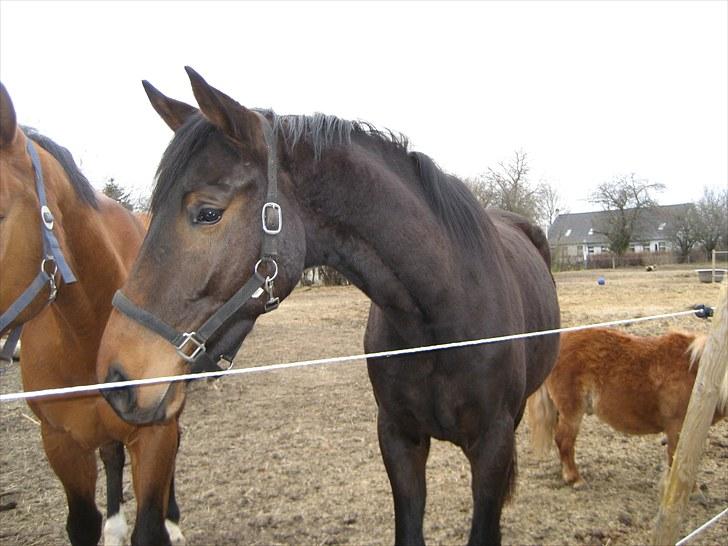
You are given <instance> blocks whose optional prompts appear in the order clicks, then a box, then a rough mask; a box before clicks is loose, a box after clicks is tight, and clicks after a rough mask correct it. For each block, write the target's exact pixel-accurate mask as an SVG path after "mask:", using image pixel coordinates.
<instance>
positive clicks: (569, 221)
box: [548, 203, 692, 245]
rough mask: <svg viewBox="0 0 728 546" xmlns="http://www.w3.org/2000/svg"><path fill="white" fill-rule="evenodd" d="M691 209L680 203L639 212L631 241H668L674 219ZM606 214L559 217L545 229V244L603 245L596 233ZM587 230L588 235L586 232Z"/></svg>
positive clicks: (597, 212)
mask: <svg viewBox="0 0 728 546" xmlns="http://www.w3.org/2000/svg"><path fill="white" fill-rule="evenodd" d="M691 206H692V203H680V204H678V205H664V206H658V207H655V208H652V209H646V210H645V211H644V212H643V213H642V217H641V220H640V225H639V226H638V227H637V229H636V231H635V233H634V234H633V236H632V240H633V241H635V242H639V241H658V240H667V239H669V238H670V236H671V234H672V233H673V230H674V226H675V218H677V217H679V216H680V215H682V214H684V213H685V211H686V210H687V209H688V208H689V207H691ZM629 210H633V209H629ZM609 214H610V212H609V211H594V212H578V213H574V214H559V215H558V216H557V217H556V220H554V223H553V224H551V227H550V228H549V235H548V238H549V244H551V245H578V244H584V243H586V244H593V243H597V244H606V243H607V238H606V237H605V236H604V235H602V234H600V233H597V231H599V226H600V225H603V222H604V220H605V219H606V217H607V216H608V215H609ZM660 228H662V229H660ZM590 231H592V232H591V233H590Z"/></svg>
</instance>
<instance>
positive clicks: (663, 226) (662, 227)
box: [657, 222, 667, 231]
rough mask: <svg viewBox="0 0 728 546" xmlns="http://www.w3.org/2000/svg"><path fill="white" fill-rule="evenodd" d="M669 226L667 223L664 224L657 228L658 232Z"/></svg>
mask: <svg viewBox="0 0 728 546" xmlns="http://www.w3.org/2000/svg"><path fill="white" fill-rule="evenodd" d="M666 225H667V222H662V223H661V224H660V225H659V226H657V231H662V230H663V229H665V226H666Z"/></svg>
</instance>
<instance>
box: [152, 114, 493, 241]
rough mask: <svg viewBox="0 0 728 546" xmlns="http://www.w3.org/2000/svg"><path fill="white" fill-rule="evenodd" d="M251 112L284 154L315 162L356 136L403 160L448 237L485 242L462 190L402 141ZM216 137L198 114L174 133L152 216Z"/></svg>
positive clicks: (327, 120)
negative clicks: (297, 153)
mask: <svg viewBox="0 0 728 546" xmlns="http://www.w3.org/2000/svg"><path fill="white" fill-rule="evenodd" d="M256 111H257V112H258V113H260V114H261V115H263V116H265V117H266V118H267V119H268V120H269V121H270V122H271V123H272V125H273V130H274V134H280V135H281V136H282V138H283V142H284V144H285V145H286V146H287V147H288V149H289V150H293V149H294V148H295V147H296V146H298V145H300V144H307V145H308V146H310V147H311V148H312V150H313V156H314V161H319V160H320V159H321V157H322V154H323V152H324V151H327V150H331V149H334V148H339V147H347V146H350V145H351V142H352V138H355V137H361V138H363V139H365V140H366V141H368V143H369V144H370V145H376V146H378V148H379V149H380V151H381V153H382V156H383V157H384V158H391V159H393V160H394V159H396V158H406V159H407V161H409V162H410V163H411V164H412V166H413V168H414V170H415V173H416V175H417V178H418V180H419V182H420V187H421V189H422V192H423V196H424V198H425V201H426V202H427V203H428V205H429V207H430V208H431V210H432V211H433V212H434V213H435V215H436V216H437V217H438V219H439V220H440V221H441V222H442V224H443V225H444V227H445V228H446V229H447V231H448V232H449V233H450V234H451V236H452V237H453V238H454V239H456V240H458V241H459V242H460V243H461V244H463V245H464V246H466V247H468V248H479V247H481V246H482V243H483V242H484V241H485V233H484V231H483V224H482V218H483V217H484V213H483V208H482V206H481V205H480V203H478V201H477V200H476V199H475V197H474V196H473V194H472V193H471V192H470V190H469V189H468V188H467V186H465V184H464V183H463V182H462V181H461V180H459V179H458V178H456V177H455V176H452V175H450V174H447V173H445V172H444V171H443V170H442V169H441V168H440V167H439V166H438V165H437V164H436V163H435V162H434V161H433V160H432V159H431V158H430V157H429V156H427V155H425V154H423V153H420V152H411V151H409V149H408V148H409V142H408V140H407V137H406V136H404V135H402V134H401V133H395V132H393V131H390V130H388V129H384V130H382V129H378V128H377V127H375V126H374V125H373V124H371V123H369V122H366V121H349V120H345V119H341V118H338V117H336V116H332V115H327V114H321V113H316V114H313V115H310V116H309V115H282V116H281V115H278V114H276V113H275V112H273V111H272V110H256ZM218 132H219V130H218V129H217V128H216V127H215V126H214V125H212V124H211V123H210V122H209V121H207V120H206V119H205V117H204V116H203V115H202V114H200V113H195V114H193V115H192V116H190V118H189V119H188V120H187V121H186V122H185V123H184V124H183V125H182V126H181V127H180V128H179V129H178V130H177V132H176V133H175V136H174V138H173V139H172V142H171V143H170V145H169V146H168V148H167V150H166V151H165V152H164V155H163V156H162V160H161V161H160V163H159V167H158V168H157V183H156V185H155V188H154V191H153V193H152V200H151V210H152V212H153V213H154V212H156V211H157V210H158V208H159V206H160V205H161V203H163V202H164V201H165V200H166V198H167V196H168V194H169V192H170V191H171V188H172V185H173V184H174V181H175V180H176V179H177V178H178V177H179V175H180V174H181V173H182V171H183V170H184V169H185V167H186V165H187V162H188V160H189V157H190V156H191V155H192V154H193V153H194V152H195V151H196V150H198V149H199V148H200V147H201V146H203V145H204V144H205V143H206V142H207V140H208V139H209V138H210V137H211V136H212V135H213V134H216V133H218ZM231 149H232V147H231Z"/></svg>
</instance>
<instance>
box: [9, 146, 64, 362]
mask: <svg viewBox="0 0 728 546" xmlns="http://www.w3.org/2000/svg"><path fill="white" fill-rule="evenodd" d="M26 139H27V143H26V150H27V151H28V155H29V156H30V162H31V164H32V165H33V172H34V174H35V190H36V193H37V194H38V201H39V203H40V219H41V228H40V231H41V236H42V240H43V259H42V260H41V262H40V271H39V272H38V274H37V275H36V277H35V279H33V282H31V283H30V286H28V288H26V289H25V291H24V292H23V293H22V294H21V295H20V297H18V299H16V300H15V301H14V302H13V303H12V305H10V307H8V309H7V311H5V312H4V313H3V314H2V315H1V316H0V332H1V331H3V330H4V329H5V328H6V327H7V326H8V324H10V323H11V322H12V321H13V320H15V319H16V317H17V316H18V315H19V314H20V313H21V312H22V311H23V310H24V309H25V308H26V307H28V306H29V305H30V304H31V302H32V301H33V300H34V299H35V297H36V296H37V295H38V293H39V292H40V291H41V290H42V289H43V287H44V286H45V285H46V284H47V285H49V288H50V292H49V295H48V301H47V303H46V305H47V304H50V303H52V302H53V300H55V299H56V295H57V294H58V286H57V285H56V279H55V276H56V273H57V272H59V271H60V272H61V277H62V278H63V281H64V282H65V283H66V284H71V283H74V282H76V277H75V276H74V274H73V271H71V268H70V267H69V266H68V263H67V262H66V259H65V258H64V256H63V251H62V250H61V246H60V245H59V244H58V239H56V236H55V235H54V234H53V224H54V220H53V213H52V212H51V209H49V208H48V201H47V199H46V193H45V184H44V183H43V170H42V169H41V165H40V158H39V157H38V152H37V151H36V150H35V146H34V145H33V141H32V140H31V139H30V137H26ZM22 330H23V325H22V324H21V325H20V326H17V327H15V328H14V329H13V331H12V332H10V335H9V336H8V339H7V341H6V342H5V346H4V347H3V350H2V353H0V359H4V360H11V359H12V357H13V352H14V351H15V347H16V345H17V344H18V340H19V339H20V333H21V332H22Z"/></svg>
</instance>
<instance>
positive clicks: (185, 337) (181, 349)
mask: <svg viewBox="0 0 728 546" xmlns="http://www.w3.org/2000/svg"><path fill="white" fill-rule="evenodd" d="M196 336H197V333H196V332H185V333H184V334H182V341H181V342H180V344H179V345H177V354H178V355H179V356H180V357H182V359H183V360H186V361H187V362H194V361H195V360H197V357H198V356H200V355H201V354H202V353H204V352H205V351H206V350H207V348H206V347H205V342H204V341H201V340H199V339H197V337H196ZM188 343H191V344H192V346H193V347H194V348H193V349H192V354H189V355H188V354H187V353H186V352H185V351H186V350H187V344H188Z"/></svg>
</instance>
